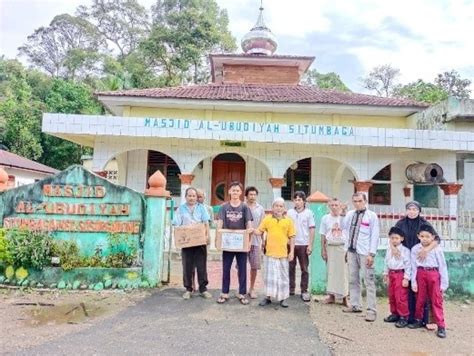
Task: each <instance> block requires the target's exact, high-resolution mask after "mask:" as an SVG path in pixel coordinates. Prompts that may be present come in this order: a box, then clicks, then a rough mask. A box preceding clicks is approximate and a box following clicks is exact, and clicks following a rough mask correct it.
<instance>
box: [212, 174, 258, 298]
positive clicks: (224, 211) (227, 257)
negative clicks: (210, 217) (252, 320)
mask: <svg viewBox="0 0 474 356" xmlns="http://www.w3.org/2000/svg"><path fill="white" fill-rule="evenodd" d="M242 189H243V188H242V184H241V183H239V182H232V183H230V187H229V196H230V201H229V202H227V203H224V204H222V206H221V210H220V211H219V216H218V217H217V229H218V230H219V229H230V230H245V229H249V230H252V212H251V211H250V209H249V207H248V206H247V204H245V203H244V202H242V201H241V200H240V197H241V196H242ZM247 255H248V253H247V252H230V251H222V293H221V295H220V297H219V298H218V299H217V303H219V304H223V303H225V302H227V301H228V300H229V289H230V270H231V267H232V262H233V261H234V257H235V259H236V260H237V267H238V276H239V293H238V294H237V298H238V299H239V301H240V303H241V304H243V305H247V304H249V300H248V299H247V297H246V296H245V295H246V294H247V258H248V257H247Z"/></svg>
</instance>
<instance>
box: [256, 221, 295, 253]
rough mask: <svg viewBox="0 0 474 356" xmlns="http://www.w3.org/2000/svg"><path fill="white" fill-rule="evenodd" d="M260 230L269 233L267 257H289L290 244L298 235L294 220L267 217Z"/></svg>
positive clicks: (266, 246) (266, 248) (266, 249)
mask: <svg viewBox="0 0 474 356" xmlns="http://www.w3.org/2000/svg"><path fill="white" fill-rule="evenodd" d="M258 229H259V230H260V231H262V232H266V233H267V243H266V245H265V255H267V256H269V257H274V258H283V257H287V256H288V247H287V246H288V242H289V240H290V239H292V238H294V237H295V235H296V231H295V225H294V224H293V220H291V219H290V218H288V217H286V216H285V217H282V218H281V219H277V218H275V217H273V215H267V216H265V218H264V219H263V220H262V222H261V224H260V226H259V227H258Z"/></svg>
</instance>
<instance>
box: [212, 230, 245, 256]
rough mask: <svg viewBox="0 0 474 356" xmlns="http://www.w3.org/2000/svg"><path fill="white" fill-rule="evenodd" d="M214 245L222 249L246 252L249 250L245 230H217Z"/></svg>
mask: <svg viewBox="0 0 474 356" xmlns="http://www.w3.org/2000/svg"><path fill="white" fill-rule="evenodd" d="M216 247H217V249H218V250H222V251H232V252H248V251H249V250H250V236H249V233H248V232H247V230H227V229H220V230H217V233H216Z"/></svg>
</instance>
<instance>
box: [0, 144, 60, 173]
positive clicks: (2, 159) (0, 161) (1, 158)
mask: <svg viewBox="0 0 474 356" xmlns="http://www.w3.org/2000/svg"><path fill="white" fill-rule="evenodd" d="M0 166H3V167H6V168H17V169H23V170H27V171H35V172H41V173H50V174H55V173H58V172H59V171H58V170H57V169H54V168H51V167H48V166H45V165H44V164H41V163H38V162H35V161H32V160H29V159H27V158H25V157H21V156H18V155H17V154H15V153H12V152H8V151H4V150H0Z"/></svg>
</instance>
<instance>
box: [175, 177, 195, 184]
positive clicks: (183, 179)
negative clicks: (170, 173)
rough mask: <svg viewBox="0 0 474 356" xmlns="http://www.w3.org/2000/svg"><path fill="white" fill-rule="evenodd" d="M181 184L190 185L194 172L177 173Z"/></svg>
mask: <svg viewBox="0 0 474 356" xmlns="http://www.w3.org/2000/svg"><path fill="white" fill-rule="evenodd" d="M178 177H179V179H180V180H181V184H187V185H190V184H191V183H192V182H193V180H194V174H178Z"/></svg>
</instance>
